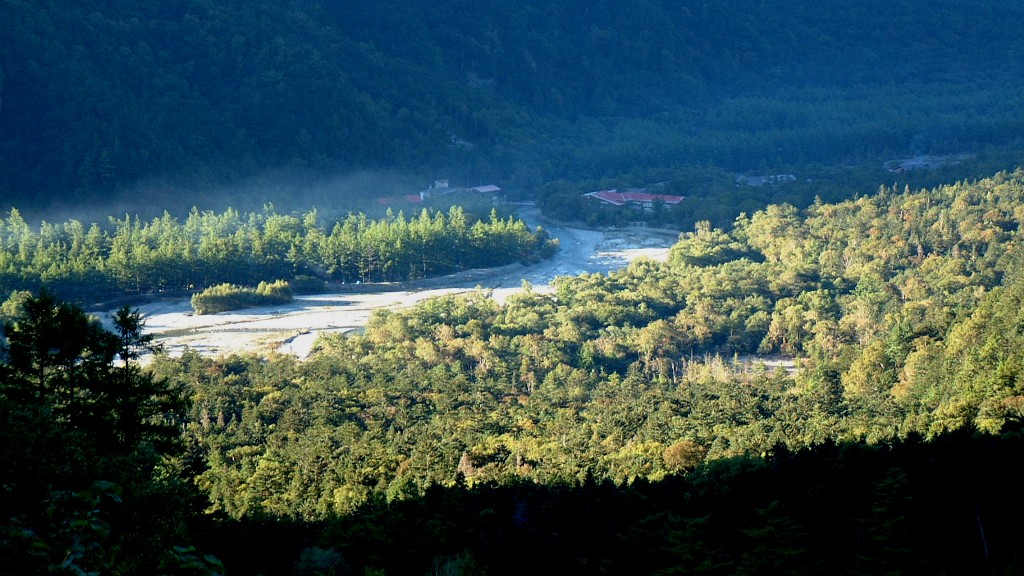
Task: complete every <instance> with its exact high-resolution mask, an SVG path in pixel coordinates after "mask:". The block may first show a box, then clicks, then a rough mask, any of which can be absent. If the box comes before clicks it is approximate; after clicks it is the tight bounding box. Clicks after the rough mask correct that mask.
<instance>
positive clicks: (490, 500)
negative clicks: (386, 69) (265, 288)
mask: <svg viewBox="0 0 1024 576" xmlns="http://www.w3.org/2000/svg"><path fill="white" fill-rule="evenodd" d="M1022 206H1024V172H1021V171H1017V172H1014V173H1000V174H998V175H996V176H994V177H992V178H989V179H985V180H981V181H977V182H958V183H955V184H950V185H946V186H941V187H937V188H935V189H931V190H918V191H912V190H903V191H898V190H892V189H889V188H882V189H880V190H879V191H878V192H877V193H875V194H873V195H870V196H863V197H860V198H857V199H854V200H847V201H843V202H839V203H832V204H826V203H817V204H814V205H812V206H810V207H808V208H807V209H805V210H798V209H796V208H793V207H791V206H786V205H773V206H770V207H769V208H767V209H766V210H763V211H759V212H756V213H754V214H751V215H749V216H746V215H744V216H741V217H740V218H738V219H737V220H736V222H735V223H734V225H733V226H732V227H731V228H730V229H728V230H723V229H720V228H714V227H712V226H711V225H710V224H709V223H707V222H701V223H699V224H698V225H697V226H696V227H695V229H694V230H693V231H692V232H689V233H686V234H683V235H681V237H680V241H679V243H678V244H676V246H675V247H673V249H672V251H671V253H670V257H669V259H668V260H667V261H666V262H664V263H659V262H654V261H650V260H640V261H637V262H635V263H634V264H632V265H631V266H630V267H628V268H626V269H624V270H621V271H619V272H615V273H611V274H608V275H600V274H594V275H582V276H579V277H563V278H560V279H559V280H558V281H557V282H556V283H555V286H554V290H553V292H551V293H542V292H536V291H533V290H529V289H527V290H525V291H523V292H521V293H519V294H518V295H515V296H512V297H510V298H508V299H507V300H506V301H505V302H504V303H502V304H498V303H496V302H495V301H493V300H492V299H490V298H488V297H487V294H486V293H475V294H471V295H469V296H447V297H440V298H436V299H432V300H429V301H426V302H424V303H422V304H420V305H418V306H416V307H414V308H411V309H409V310H405V311H382V312H379V313H377V314H376V315H375V316H374V317H373V319H372V320H371V322H370V325H369V326H368V327H367V329H366V332H365V334H363V335H355V336H347V337H342V336H329V337H323V338H322V340H321V341H320V346H319V348H320V349H319V351H318V352H317V353H316V354H314V356H313V357H312V358H310V359H309V360H306V361H298V360H296V359H294V358H292V357H288V356H273V357H270V358H260V357H256V356H230V357H222V358H207V357H203V356H201V355H200V354H198V353H196V352H186V353H185V354H184V355H183V356H182V357H180V358H171V357H168V356H167V355H163V354H159V353H158V354H157V356H156V357H155V359H154V361H153V363H152V364H151V366H150V368H149V369H147V370H141V369H139V368H138V367H137V365H136V364H135V363H134V360H133V359H135V358H137V356H138V353H139V351H140V350H142V349H143V348H145V347H147V346H148V344H149V343H148V342H147V341H146V339H145V338H144V337H143V336H142V333H141V331H140V329H139V323H140V319H139V318H138V316H137V315H133V314H132V313H131V311H130V310H128V309H123V310H122V311H121V312H120V313H119V314H118V318H117V322H115V327H116V328H117V330H118V332H117V333H114V334H111V333H109V332H106V331H105V330H103V329H101V328H99V327H98V326H97V325H96V324H95V323H93V322H91V321H90V320H89V319H88V317H87V316H86V315H84V313H82V312H81V311H79V310H78V309H77V308H74V307H70V306H68V305H64V304H60V303H59V302H56V301H55V300H53V298H52V297H50V296H48V295H45V294H44V295H42V296H40V297H26V296H23V295H22V296H19V297H17V298H12V299H11V300H9V301H8V303H6V304H5V305H4V307H3V309H2V312H3V314H4V315H5V317H6V318H7V321H6V324H5V326H6V328H5V333H6V342H7V343H6V346H5V352H4V363H3V370H4V371H3V374H2V377H3V382H4V386H3V388H2V389H0V400H2V408H3V410H4V412H3V414H4V417H5V419H7V420H8V421H9V422H10V423H11V425H10V426H6V427H4V430H5V433H7V434H11V435H12V436H11V438H15V437H22V436H23V437H24V438H25V439H24V440H22V441H21V442H14V441H13V440H12V441H11V442H4V443H3V445H4V446H5V450H7V452H9V453H10V454H8V455H7V457H6V458H5V462H7V464H6V465H5V466H6V467H5V469H4V474H5V479H4V483H3V485H4V486H6V487H8V488H5V492H4V493H3V497H4V498H6V500H5V504H4V505H5V506H11V507H13V508H11V509H12V510H16V511H19V512H16V513H15V514H12V515H11V516H10V518H11V519H10V520H5V521H4V522H5V524H4V525H3V532H2V539H0V545H3V546H5V547H6V549H8V550H22V549H25V548H24V545H25V544H26V543H27V544H29V545H30V546H31V547H30V548H28V549H29V550H32V551H33V552H32V553H31V554H29V556H27V557H25V556H24V555H23V554H22V555H19V556H17V557H18V558H19V562H24V563H25V564H24V566H35V567H38V566H50V567H54V566H57V565H59V564H60V561H61V560H60V559H61V554H65V553H66V554H67V559H66V560H65V562H71V563H72V564H74V563H77V564H74V565H76V566H82V567H89V566H117V567H118V570H120V571H121V572H131V571H132V568H125V567H127V566H138V565H146V566H149V567H151V568H153V570H154V571H156V570H157V569H158V568H159V569H162V570H165V571H173V569H172V568H168V567H172V566H185V565H189V566H192V567H193V569H194V570H195V571H196V572H195V573H205V574H210V573H218V570H220V562H222V561H223V562H226V563H227V565H228V566H229V568H230V566H235V567H237V569H238V570H240V571H241V572H242V573H258V572H260V571H270V572H273V573H292V574H317V573H331V571H332V570H333V571H334V572H333V573H335V574H338V573H382V572H383V573H406V572H410V571H411V572H413V573H440V571H441V570H449V571H450V572H448V573H461V574H476V573H484V572H487V573H491V574H504V573H511V572H513V571H515V570H517V569H527V568H529V567H530V566H536V565H538V564H539V563H544V564H545V565H548V564H550V565H557V566H562V567H565V568H566V569H570V570H584V571H596V572H605V573H664V574H671V573H709V574H733V573H752V574H753V573H756V574H777V573H806V572H808V571H810V572H819V571H820V572H828V573H847V574H873V573H879V572H888V573H907V574H911V573H919V572H920V571H925V572H929V571H934V570H936V569H939V568H942V569H950V570H959V571H961V572H966V573H990V572H991V573H1013V572H1015V571H1017V570H1019V568H1020V562H1021V559H1020V556H1019V550H1018V549H1017V548H1016V547H1015V544H1014V542H1015V541H1017V540H1018V539H1019V536H1020V529H1019V523H1017V522H1016V521H1015V518H1016V516H1015V515H1016V514H1017V513H1018V512H1019V510H1018V509H1017V508H1015V507H1014V506H1013V505H1009V506H1008V505H1007V503H1008V501H1015V500H1014V499H1013V497H1012V494H1013V489H1012V488H1011V485H1010V484H1008V482H1009V479H1010V478H1012V477H1013V476H1012V474H1011V473H1010V472H1009V470H1008V468H1007V467H1008V466H1011V464H1012V462H1013V459H1014V458H1015V455H1016V454H1017V452H1019V449H1020V436H1019V432H1018V431H1019V428H1020V423H1021V420H1022V418H1024V413H1022V407H1024V383H1022V382H1024V380H1022V377H1021V374H1022V366H1024V356H1022V352H1021V351H1022V350H1024V343H1022V342H1021V334H1024V329H1022V326H1024V316H1022V314H1021V310H1022V309H1024V306H1022V305H1021V303H1022V301H1024V277H1022V276H1021V256H1022V254H1021V249H1022V246H1021V230H1020V222H1021V219H1022V218H1024V211H1022V210H1024V208H1022ZM766 355H775V356H766ZM771 357H781V358H783V359H786V358H788V359H791V360H792V363H791V368H788V369H787V368H786V367H785V366H783V367H781V368H773V367H771V366H767V365H766V364H765V362H766V360H767V359H770V358H771ZM119 382H123V383H124V384H116V383H119ZM186 401H187V402H186ZM108 423H111V424H109V426H108ZM168 424H173V425H174V427H173V429H174V434H173V435H174V436H177V441H176V442H171V443H167V442H166V437H165V436H163V435H165V434H167V433H168V432H169V431H170V430H171V428H167V427H166V426H167V425H168ZM179 433H180V434H179ZM110 434H113V435H115V436H116V438H114V439H108V436H109V435H110ZM65 437H69V438H72V439H74V442H75V443H73V444H70V446H72V448H68V449H73V450H86V451H85V452H83V454H95V458H97V459H98V462H99V463H100V464H98V465H97V467H92V466H82V467H79V466H71V467H70V468H68V467H66V466H62V465H61V463H62V462H64V461H65V459H68V458H71V460H68V461H73V462H78V460H76V459H75V458H79V456H74V458H72V456H71V455H69V454H68V453H66V452H64V451H63V450H64V449H63V448H62V449H61V450H57V451H55V452H53V453H48V452H46V451H47V450H48V448H47V446H52V445H61V444H60V442H67V440H64V438H65ZM126 442H127V444H126ZM53 443H57V444H53ZM79 446H82V447H84V448H78V447H79ZM108 450H111V451H112V452H110V453H109V454H108V452H106V451H108ZM140 450H141V451H143V453H139V451H140ZM44 453H46V454H47V456H46V457H45V458H43V459H42V460H40V461H39V462H33V460H32V459H33V458H36V457H37V456H33V455H35V454H44ZM144 455H146V456H145V458H148V460H147V459H143V460H140V462H141V464H140V465H139V466H138V468H137V470H135V469H132V470H134V471H133V472H131V474H129V476H130V477H122V476H121V475H123V474H128V473H129V470H127V469H120V468H119V469H118V470H120V472H118V473H117V474H114V475H110V469H109V468H107V467H106V466H105V463H107V462H108V461H109V462H113V460H109V459H112V458H143V456H144ZM161 455H162V456H161ZM83 457H84V456H83ZM117 462H121V460H117ZM133 474H134V475H133ZM146 498H149V499H146ZM140 499H142V500H144V501H142V500H140ZM175 503H177V505H178V508H174V511H173V513H172V512H171V511H170V510H171V508H166V507H173V506H174V505H175ZM147 507H148V508H147ZM139 510H161V512H157V514H166V517H164V516H161V518H163V519H164V520H165V522H163V523H159V524H157V525H154V524H152V523H151V521H152V517H151V516H152V515H147V516H145V517H142V516H138V517H137V516H135V514H137V513H139V512H138V511H139ZM164 510H166V512H164ZM41 511H42V513H41ZM140 514H141V513H140ZM126 530H127V531H128V532H125V531H126ZM131 530H137V532H131ZM138 531H141V532H138ZM148 533H151V534H152V535H153V536H152V537H151V538H150V539H147V540H146V541H145V543H143V542H140V541H139V540H138V534H148ZM252 542H264V543H265V545H266V546H276V548H274V549H275V551H276V553H275V554H267V555H261V554H254V553H253V552H252V550H253V548H252ZM243 543H244V544H243ZM146 546H149V548H146ZM196 546H198V547H199V549H198V550H197V549H196V548H195V547H196ZM154 548H158V549H159V550H154ZM114 550H117V551H118V552H117V553H115V552H113V551H114ZM147 550H148V551H149V552H146V551H147ZM396 551H400V553H398V552H396ZM641 551H642V552H643V553H642V554H641V553H640V552H641ZM211 552H212V553H215V556H216V557H210V558H207V557H206V554H208V553H211ZM510 554H511V555H514V556H515V558H516V560H515V561H509V560H508V559H507V557H508V555H510ZM220 559H223V560H220ZM147 562H148V564H146V563H147ZM104 563H105V564H104ZM132 563H140V564H132ZM157 563H160V564H161V566H162V568H161V567H160V566H157ZM19 566H20V565H19ZM431 570H433V572H431Z"/></svg>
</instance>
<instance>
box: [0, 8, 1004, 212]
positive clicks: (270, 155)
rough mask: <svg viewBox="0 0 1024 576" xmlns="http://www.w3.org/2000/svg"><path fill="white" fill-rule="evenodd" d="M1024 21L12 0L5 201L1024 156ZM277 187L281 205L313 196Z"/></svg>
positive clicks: (522, 182)
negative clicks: (216, 188) (296, 196)
mask: <svg viewBox="0 0 1024 576" xmlns="http://www.w3.org/2000/svg"><path fill="white" fill-rule="evenodd" d="M1022 16H1024V14H1022V8H1021V7H1020V5H1019V3H1015V2H1008V1H1002V0H984V1H981V2H975V3H973V4H972V6H971V9H970V10H964V9H963V5H962V4H961V3H959V2H955V1H952V0H942V1H929V2H924V1H909V2H889V1H883V0H870V1H867V2H858V3H856V4H855V5H851V4H850V3H849V2H841V1H839V0H827V1H816V2H810V1H802V2H797V3H795V4H794V3H793V2H783V1H781V0H772V1H761V0H757V1H755V0H743V1H740V2H731V3H728V4H724V3H712V2H686V3H679V2H671V1H668V0H647V1H644V2H632V3H629V4H621V3H615V2H598V3H597V4H595V3H594V2H587V3H582V2H579V1H578V0H559V1H554V2H552V1H545V2H539V1H533V0H531V1H527V2H514V3H512V2H461V1H457V0H445V1H441V2H436V1H435V2H423V1H422V0H384V1H381V2H374V3H366V4H359V5H344V6H342V5H339V4H337V3H333V2H325V1H322V0H317V1H311V2H302V3H285V4H282V3H280V2H272V1H269V0H261V1H255V2H245V3H240V2H227V1H217V2H206V1H202V2H201V1H196V0H168V1H162V2H147V3H144V4H139V3H135V2H126V1H124V0H114V1H105V2H96V1H89V2H76V3H74V4H72V5H66V4H61V3H58V2H53V1H52V0H47V1H40V2H25V1H9V2H4V3H2V4H0V20H2V21H3V22H5V23H6V26H5V34H4V35H3V37H2V39H0V71H2V73H0V202H2V203H4V204H6V203H8V202H9V203H11V204H13V205H16V206H19V207H21V208H23V209H27V208H35V207H40V206H43V207H45V206H50V205H64V206H75V207H80V206H81V205H82V204H83V203H85V202H92V203H95V202H97V201H107V200H108V199H110V198H111V197H116V196H118V195H117V194H113V193H114V192H115V191H121V192H122V194H121V197H122V198H123V199H124V200H126V201H132V200H134V199H135V198H136V197H137V196H136V195H137V194H142V193H144V194H145V195H146V197H147V198H149V199H150V200H151V202H149V203H148V204H149V205H150V206H155V208H156V209H157V210H158V212H157V213H156V214H153V215H158V214H159V210H160V209H162V208H165V207H167V206H165V205H166V204H168V203H171V202H175V205H177V203H178V202H180V200H181V194H182V192H181V190H182V188H183V187H185V188H187V189H193V190H208V188H209V186H210V185H212V184H214V183H225V182H234V181H237V180H239V179H246V178H249V177H252V176H254V175H256V174H259V173H263V172H264V171H266V170H268V169H269V170H271V171H284V176H282V178H281V179H280V180H281V181H285V182H288V181H291V180H293V179H294V178H295V177H296V175H297V174H298V173H304V174H307V175H308V174H319V175H325V174H337V173H339V172H347V171H349V170H379V169H388V170H398V171H402V172H411V173H416V174H420V175H424V174H425V175H427V176H428V177H431V178H432V177H434V176H435V175H437V174H439V173H440V174H444V175H447V176H449V177H451V178H453V181H458V182H466V183H472V184H479V183H482V182H486V181H499V182H501V183H502V186H503V187H505V188H507V189H510V190H513V191H519V192H532V191H534V190H535V189H536V188H538V187H540V186H541V185H542V184H544V183H545V182H548V181H551V180H555V179H568V180H569V181H577V180H580V179H591V178H601V177H604V176H619V175H623V174H633V173H636V172H650V171H651V170H661V171H662V172H664V171H666V170H668V171H670V173H671V172H672V171H675V170H681V171H683V172H687V171H689V170H692V169H693V168H709V167H711V168H713V169H717V170H722V171H733V172H744V171H761V172H762V173H763V172H768V173H772V172H781V171H793V170H791V169H789V168H790V167H792V166H798V165H806V164H808V163H818V164H822V165H826V166H830V165H846V164H851V163H852V164H864V163H866V164H865V165H870V166H878V165H880V164H881V163H882V162H883V161H884V160H888V159H891V158H893V157H897V156H900V155H907V154H917V153H936V154H939V153H979V152H981V153H985V152H988V151H991V150H994V149H999V148H1005V147H1007V146H1010V147H1017V148H1019V144H1020V143H1019V141H1018V135H1019V134H1020V132H1021V129H1022V127H1024V125H1022V123H1024V117H1022V116H1021V107H1020V106H1019V103H1020V101H1021V96H1022V92H1021V90H1022V88H1024V85H1022V83H1021V78H1024V74H1022V73H1021V62H1024V40H1022V38H1021V35H1020V34H1019V30H1018V26H1017V23H1018V22H1020V21H1021V19H1022ZM1012 165H1013V164H1012V163H1010V164H1007V165H1004V166H1000V167H997V168H996V170H998V169H1004V168H1009V167H1012ZM996 170H992V171H990V172H988V173H993V172H994V171H996ZM974 175H976V176H977V175H980V174H979V173H976V172H975V173H974ZM653 181H656V180H651V179H647V182H653ZM644 183H645V182H639V183H634V184H633V185H640V184H644ZM876 184H877V182H876ZM275 186H280V182H278V184H276V185H271V184H268V185H267V186H266V187H265V188H263V189H261V194H266V195H269V196H274V195H277V196H285V197H286V196H288V195H289V194H291V193H293V192H295V189H294V188H291V189H286V190H283V191H281V190H278V191H275ZM346 192H347V191H346V190H340V191H339V194H336V195H335V197H336V198H340V197H343V196H344V195H345V193H346ZM152 199H157V201H156V202H152ZM268 200H269V201H276V202H279V203H281V202H283V201H284V200H285V198H284V197H269V198H259V199H258V201H268ZM339 201H341V200H340V199H339ZM189 202H190V203H198V202H199V199H196V198H192V199H189ZM162 205H163V206H162ZM133 206H135V207H134V208H133V210H142V209H143V208H146V206H142V207H139V206H138V203H133ZM9 207H10V206H2V207H0V208H3V209H4V210H6V209H8V208H9ZM218 208H222V207H218ZM245 208H246V209H248V208H249V207H245ZM257 208H258V205H257ZM148 216H150V215H148V214H147V217H148ZM732 216H735V214H733V215H732ZM732 216H730V217H729V218H730V219H731V217H732Z"/></svg>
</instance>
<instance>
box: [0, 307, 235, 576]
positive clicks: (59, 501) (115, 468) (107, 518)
mask: <svg viewBox="0 0 1024 576" xmlns="http://www.w3.org/2000/svg"><path fill="white" fill-rule="evenodd" d="M113 328H114V331H113V332H111V331H108V330H107V329H105V328H104V327H103V326H101V325H100V323H99V322H98V321H96V320H94V319H92V318H90V317H88V316H87V315H86V314H85V313H84V312H82V310H81V309H79V308H77V307H76V306H73V305H70V304H66V303H61V302H58V301H56V300H55V299H54V298H53V297H52V296H50V295H48V294H43V295H40V296H38V297H29V298H27V299H26V300H24V301H23V302H22V303H21V306H20V310H19V311H17V314H16V315H15V317H14V318H13V320H12V321H10V322H8V323H7V324H6V325H5V326H4V335H5V344H6V346H5V347H4V349H3V352H2V357H0V358H2V363H0V423H2V425H0V462H2V464H0V509H2V510H3V514H2V515H0V557H3V558H4V559H5V561H4V565H3V566H2V567H0V571H2V572H3V573H11V574H42V573H60V574H63V573H69V574H70V573H77V574H85V573H87V574H157V573H186V574H188V573H210V572H209V571H210V570H215V569H216V566H217V562H216V561H215V560H213V559H204V558H202V557H201V555H197V554H196V553H195V552H194V551H193V550H190V549H188V548H180V547H179V548H175V546H177V545H180V544H183V543H185V542H187V538H188V536H187V530H186V528H187V524H186V522H187V521H188V520H190V518H191V516H192V514H194V512H195V511H196V504H198V503H199V502H200V499H199V498H198V497H197V495H196V494H195V493H194V491H193V490H192V489H190V488H189V487H188V485H187V484H186V483H185V482H183V480H182V478H181V477H180V474H181V472H182V469H181V463H180V461H178V460H177V459H176V458H177V456H178V455H179V454H180V453H181V445H180V443H179V442H178V420H179V418H180V415H181V414H182V411H183V410H184V408H185V405H186V403H185V400H184V397H183V396H182V394H181V391H180V390H177V389H173V388H171V387H170V386H169V385H168V384H167V383H166V382H164V381H161V380H157V379H155V378H154V377H153V376H152V374H150V373H148V372H144V371H142V370H141V369H140V368H139V367H138V365H137V364H136V363H135V360H136V359H137V357H138V353H139V351H140V350H141V349H143V348H145V347H147V346H149V344H150V342H149V340H150V338H149V337H148V336H145V335H143V333H142V322H141V320H140V318H139V315H138V314H137V313H135V312H133V311H131V310H130V309H128V308H122V309H121V310H119V311H118V313H117V314H116V315H115V316H114V319H113ZM189 564H192V565H193V566H194V567H195V569H196V570H199V572H196V571H194V570H193V571H190V570H191V569H186V568H185V567H186V566H187V565H189Z"/></svg>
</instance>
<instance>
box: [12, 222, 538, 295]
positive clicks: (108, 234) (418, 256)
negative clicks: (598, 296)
mask: <svg viewBox="0 0 1024 576" xmlns="http://www.w3.org/2000/svg"><path fill="white" fill-rule="evenodd" d="M555 250H557V241H554V240H551V239H550V238H548V236H547V234H546V233H545V232H543V230H533V231H531V230H529V229H528V228H527V226H526V224H524V223H523V222H522V221H521V220H516V219H515V218H514V217H512V216H508V217H503V216H500V215H499V214H498V212H497V211H495V210H492V212H491V214H490V216H489V217H486V218H484V219H479V218H474V217H472V216H470V215H468V214H467V213H466V212H464V211H463V210H462V209H461V208H459V207H451V208H450V209H448V210H447V211H429V210H422V211H421V212H420V213H419V215H418V216H416V217H411V218H407V217H406V216H405V215H404V214H403V213H401V212H399V213H398V214H392V213H389V214H388V215H387V216H385V217H384V218H381V219H379V220H372V219H370V218H368V217H367V216H366V215H365V214H349V215H347V216H345V217H344V218H341V219H338V220H322V219H321V217H320V215H319V214H318V212H317V211H316V210H315V209H314V210H310V211H308V212H306V213H304V214H301V215H297V214H278V213H277V212H275V211H274V210H273V209H272V208H270V207H268V208H265V209H264V210H263V211H262V212H251V213H247V214H242V213H239V212H238V211H235V210H231V209H229V210H226V211H224V212H222V213H214V212H211V211H199V210H197V209H193V210H192V211H191V212H190V213H189V215H188V217H187V218H185V220H184V221H183V222H179V221H178V219H176V218H174V217H172V216H171V215H170V214H168V213H166V212H165V213H164V215H163V216H161V217H158V218H154V219H152V220H150V221H143V220H141V219H139V218H131V217H128V216H126V217H125V218H123V219H120V220H118V219H114V218H110V219H109V220H108V221H107V222H106V223H92V224H84V223H82V222H80V221H78V220H69V221H66V222H63V223H59V224H52V223H48V222H43V223H42V224H40V226H39V227H38V228H33V227H32V226H30V225H29V224H28V223H27V222H26V221H25V219H24V218H22V216H21V214H20V213H19V212H18V211H17V210H11V212H10V213H9V214H8V215H7V217H6V218H0V292H2V293H5V294H6V293H9V292H11V291H12V290H25V289H28V290H38V289H39V288H40V287H42V286H45V287H47V289H49V290H51V291H53V292H54V293H55V294H60V295H62V296H64V297H66V298H74V299H77V300H82V299H85V298H100V297H110V296H111V295H112V294H126V293H133V294H138V293H144V292H159V291H163V290H193V289H197V288H203V287H209V286H212V285H215V284H221V283H232V284H241V285H250V286H251V285H255V284H257V283H258V282H261V281H263V280H265V279H267V278H280V279H284V280H291V279H295V278H297V277H303V276H305V277H309V276H317V277H320V278H322V279H324V280H328V281H332V282H381V281H395V280H408V279H417V278H424V277H427V276H436V275H441V274H446V273H450V272H454V271H457V270H463V269H468V268H483V267H491V266H501V265H504V264H512V263H516V262H530V261H536V260H539V259H541V258H545V257H548V256H550V255H551V254H553V253H554V251H555Z"/></svg>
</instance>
